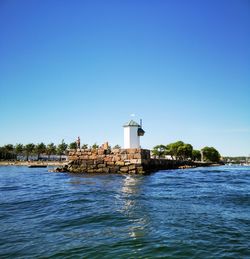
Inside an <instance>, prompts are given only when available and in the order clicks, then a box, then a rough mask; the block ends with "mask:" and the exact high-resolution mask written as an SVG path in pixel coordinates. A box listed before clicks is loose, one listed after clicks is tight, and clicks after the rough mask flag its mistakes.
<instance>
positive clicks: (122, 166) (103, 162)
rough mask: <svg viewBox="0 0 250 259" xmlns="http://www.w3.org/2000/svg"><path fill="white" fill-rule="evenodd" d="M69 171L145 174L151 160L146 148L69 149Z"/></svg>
mask: <svg viewBox="0 0 250 259" xmlns="http://www.w3.org/2000/svg"><path fill="white" fill-rule="evenodd" d="M68 160H69V164H68V171H70V172H72V173H134V174H144V173H146V172H147V168H148V167H147V165H148V163H149V162H150V150H146V149H112V150H105V149H102V148H98V149H78V150H69V154H68Z"/></svg>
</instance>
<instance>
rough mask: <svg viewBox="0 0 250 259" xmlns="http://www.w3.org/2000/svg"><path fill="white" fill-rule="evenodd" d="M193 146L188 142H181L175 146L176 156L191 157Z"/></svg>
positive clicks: (181, 157) (183, 158) (184, 158)
mask: <svg viewBox="0 0 250 259" xmlns="http://www.w3.org/2000/svg"><path fill="white" fill-rule="evenodd" d="M192 151H193V147H192V145H190V144H183V145H180V146H179V147H178V148H177V154H176V156H177V157H178V158H180V159H182V160H186V159H192Z"/></svg>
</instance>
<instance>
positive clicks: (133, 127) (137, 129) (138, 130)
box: [123, 120, 145, 149]
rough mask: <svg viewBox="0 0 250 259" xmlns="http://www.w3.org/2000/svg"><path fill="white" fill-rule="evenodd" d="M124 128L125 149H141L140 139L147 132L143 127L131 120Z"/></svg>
mask: <svg viewBox="0 0 250 259" xmlns="http://www.w3.org/2000/svg"><path fill="white" fill-rule="evenodd" d="M123 128H124V148H126V149H127V148H140V147H141V146H140V137H141V136H143V135H144V133H145V131H144V130H143V129H142V123H141V125H140V124H138V123H137V122H135V121H133V120H131V121H129V122H128V123H126V124H124V125H123Z"/></svg>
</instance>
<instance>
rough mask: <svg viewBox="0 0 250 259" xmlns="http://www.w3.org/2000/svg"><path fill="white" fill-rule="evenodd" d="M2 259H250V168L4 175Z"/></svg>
mask: <svg viewBox="0 0 250 259" xmlns="http://www.w3.org/2000/svg"><path fill="white" fill-rule="evenodd" d="M0 223H1V224H0V257H1V258H113V259H114V258H250V251H249V246H250V167H226V166H221V167H210V168H195V169H186V170H166V171H159V172H156V173H153V174H151V175H147V176H141V175H125V174H124V175H119V174H117V175H115V174H81V175H80V174H79V175H78V174H75V175H74V174H67V173H51V172H48V169H47V168H27V167H22V166H19V167H14V166H8V167H0Z"/></svg>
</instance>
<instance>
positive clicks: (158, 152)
mask: <svg viewBox="0 0 250 259" xmlns="http://www.w3.org/2000/svg"><path fill="white" fill-rule="evenodd" d="M152 154H153V155H154V156H158V157H159V158H160V157H165V155H166V146H164V145H157V146H155V147H153V150H152Z"/></svg>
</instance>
